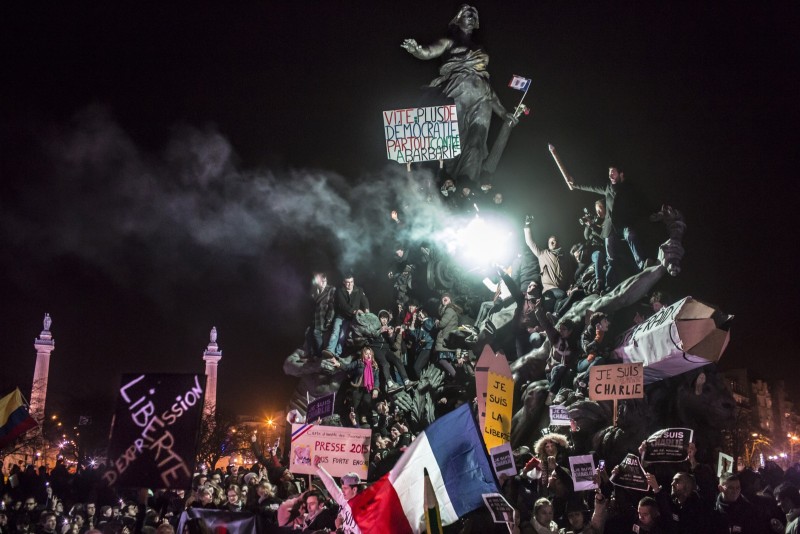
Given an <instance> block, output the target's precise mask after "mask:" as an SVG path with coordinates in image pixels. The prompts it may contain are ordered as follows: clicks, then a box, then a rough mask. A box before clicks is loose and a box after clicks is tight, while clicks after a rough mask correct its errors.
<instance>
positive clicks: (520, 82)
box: [508, 74, 531, 91]
mask: <svg viewBox="0 0 800 534" xmlns="http://www.w3.org/2000/svg"><path fill="white" fill-rule="evenodd" d="M508 86H509V87H510V88H512V89H517V90H519V91H527V90H528V88H529V87H530V86H531V80H530V78H523V77H522V76H517V75H516V74H515V75H514V77H513V78H511V81H510V82H508Z"/></svg>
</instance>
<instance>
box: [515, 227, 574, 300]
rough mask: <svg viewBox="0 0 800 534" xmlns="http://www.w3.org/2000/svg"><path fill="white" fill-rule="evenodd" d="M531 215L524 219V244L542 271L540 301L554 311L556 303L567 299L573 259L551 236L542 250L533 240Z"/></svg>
mask: <svg viewBox="0 0 800 534" xmlns="http://www.w3.org/2000/svg"><path fill="white" fill-rule="evenodd" d="M532 226H533V215H528V216H527V217H525V228H524V232H525V243H526V244H527V245H528V248H529V249H530V250H531V252H533V255H534V256H536V258H537V259H538V260H539V267H540V268H541V271H542V299H543V301H544V307H545V309H546V310H547V311H549V312H552V311H555V306H556V303H557V302H558V301H559V300H561V299H565V298H566V297H567V292H566V290H567V288H568V287H569V284H570V282H571V281H572V278H573V276H574V274H575V266H574V262H573V261H572V260H573V259H574V258H572V256H569V255H567V254H564V252H563V251H562V250H561V244H560V242H559V240H558V238H557V237H556V236H554V235H551V236H550V237H549V238H548V239H547V248H546V249H542V248H539V246H538V245H537V244H536V242H535V241H534V240H533V236H532V233H531V232H532V230H531V227H532Z"/></svg>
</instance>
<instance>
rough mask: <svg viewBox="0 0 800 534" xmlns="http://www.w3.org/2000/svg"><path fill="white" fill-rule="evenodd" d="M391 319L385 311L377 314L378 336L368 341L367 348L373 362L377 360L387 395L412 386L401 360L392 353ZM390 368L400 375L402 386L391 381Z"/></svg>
mask: <svg viewBox="0 0 800 534" xmlns="http://www.w3.org/2000/svg"><path fill="white" fill-rule="evenodd" d="M391 317H392V315H391V314H390V313H389V312H388V311H387V310H381V311H380V312H378V318H379V319H380V321H381V330H380V335H379V336H378V337H377V338H375V339H373V340H370V341H369V346H370V347H372V349H373V351H374V354H375V360H377V362H378V365H379V367H380V369H381V373H382V374H383V378H384V379H385V380H386V392H387V393H394V392H396V391H399V390H401V389H403V387H411V386H412V385H413V384H412V383H411V380H409V378H408V375H407V374H406V367H405V365H403V362H402V360H400V359H399V358H398V357H397V355H396V354H395V353H394V351H392V346H393V342H394V341H396V340H395V339H394V327H391V326H389V320H390V319H391ZM392 367H394V369H395V371H396V372H397V373H398V374H399V375H400V380H401V381H402V385H400V384H398V383H396V382H395V381H394V380H393V379H392Z"/></svg>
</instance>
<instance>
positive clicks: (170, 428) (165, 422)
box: [103, 373, 206, 489]
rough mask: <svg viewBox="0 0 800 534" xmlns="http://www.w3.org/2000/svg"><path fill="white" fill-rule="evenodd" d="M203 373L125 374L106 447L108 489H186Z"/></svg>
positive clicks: (200, 408)
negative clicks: (113, 487) (109, 438)
mask: <svg viewBox="0 0 800 534" xmlns="http://www.w3.org/2000/svg"><path fill="white" fill-rule="evenodd" d="M205 385H206V377H205V375H203V374H147V373H136V374H125V375H123V376H122V382H121V385H120V389H119V398H118V399H117V408H116V410H115V412H114V420H113V425H112V429H111V442H110V443H109V446H108V460H109V469H108V470H107V471H106V472H105V473H104V474H103V478H104V479H105V481H106V482H107V483H108V484H109V485H112V486H114V485H115V486H123V487H144V488H175V489H179V488H184V489H189V488H190V487H191V483H192V474H193V473H194V467H195V456H196V452H197V438H198V435H199V432H200V422H201V418H202V413H203V401H204V399H205Z"/></svg>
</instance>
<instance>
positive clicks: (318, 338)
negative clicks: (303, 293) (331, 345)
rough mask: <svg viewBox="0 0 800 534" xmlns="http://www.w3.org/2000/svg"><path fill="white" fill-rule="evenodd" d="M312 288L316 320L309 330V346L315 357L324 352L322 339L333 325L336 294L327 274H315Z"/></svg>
mask: <svg viewBox="0 0 800 534" xmlns="http://www.w3.org/2000/svg"><path fill="white" fill-rule="evenodd" d="M311 283H312V286H311V300H312V301H313V302H314V320H313V322H312V324H311V328H310V329H309V337H308V339H309V342H310V344H309V346H310V347H311V350H312V351H313V354H314V356H319V352H320V351H321V350H322V338H323V336H324V335H325V332H327V331H328V330H330V328H331V324H332V323H333V296H334V294H335V292H336V289H334V287H333V286H329V285H328V277H327V276H325V273H314V278H313V280H312V282H311Z"/></svg>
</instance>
